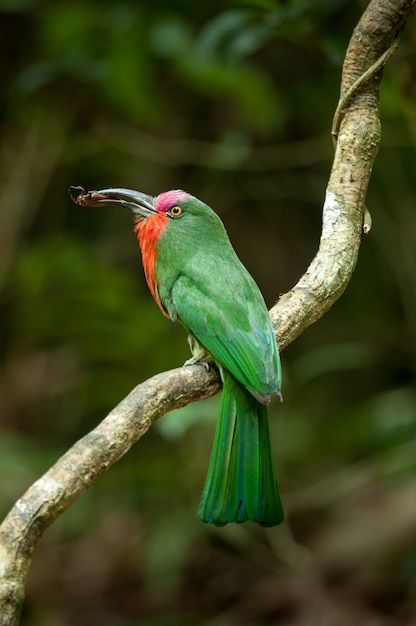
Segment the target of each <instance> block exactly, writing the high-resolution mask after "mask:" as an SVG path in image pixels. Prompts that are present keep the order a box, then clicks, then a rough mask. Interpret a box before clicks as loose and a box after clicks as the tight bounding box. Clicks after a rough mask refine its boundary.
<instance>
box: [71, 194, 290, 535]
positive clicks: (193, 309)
mask: <svg viewBox="0 0 416 626" xmlns="http://www.w3.org/2000/svg"><path fill="white" fill-rule="evenodd" d="M70 193H71V196H72V199H73V200H74V202H76V203H77V204H79V205H82V206H99V205H102V204H113V205H119V206H120V205H121V206H124V207H127V208H128V209H130V210H131V211H132V213H133V217H134V232H135V234H136V236H137V239H138V243H139V246H140V249H141V256H142V263H143V268H144V274H145V278H146V281H147V284H148V287H149V289H150V292H151V294H152V296H153V298H154V299H155V301H156V303H157V305H158V306H159V309H160V310H161V312H162V313H163V315H164V316H166V317H167V318H169V319H170V320H172V321H173V322H176V321H178V322H180V324H182V326H183V327H184V329H185V330H186V332H187V333H188V341H189V345H190V348H191V352H192V357H191V358H190V359H188V361H186V363H185V365H190V364H201V365H203V366H204V367H207V368H209V367H210V363H212V362H214V363H215V365H216V366H217V367H218V369H219V372H220V375H221V379H222V395H221V403H220V411H219V417H218V421H217V425H216V429H215V435H214V442H213V446H212V453H211V458H210V463H209V467H208V473H207V477H206V481H205V486H204V489H203V492H202V498H201V502H200V506H199V509H198V518H199V519H200V520H201V521H203V522H206V523H209V524H214V525H216V526H224V525H225V524H227V523H230V522H236V523H242V522H245V521H252V522H257V523H258V524H260V525H261V526H264V527H271V526H275V525H278V524H280V523H281V522H283V520H284V509H283V505H282V501H281V497H280V493H279V489H278V485H277V481H276V474H275V467H274V462H273V457H272V452H271V444H270V434H269V425H268V417H267V405H268V404H269V402H270V400H271V396H272V395H273V394H277V395H278V396H280V398H281V377H282V376H281V364H280V357H279V351H278V346H277V343H276V337H275V333H274V330H273V326H272V323H271V319H270V316H269V313H268V310H267V306H266V304H265V301H264V299H263V296H262V294H261V292H260V289H259V287H258V286H257V284H256V282H255V281H254V279H253V278H252V276H251V275H250V273H249V272H248V270H247V269H246V268H245V266H244V265H243V264H242V262H241V261H240V259H239V258H238V256H237V254H236V252H235V250H234V248H233V246H232V244H231V242H230V239H229V237H228V234H227V232H226V229H225V227H224V224H223V222H222V221H221V219H220V217H219V216H218V214H217V213H216V212H215V211H214V210H213V209H211V208H210V207H209V206H208V205H207V204H205V203H204V202H203V201H201V200H199V199H198V198H196V197H194V196H193V195H191V194H189V193H187V192H185V191H183V190H181V189H174V190H170V191H166V192H163V193H160V194H159V195H157V196H150V195H147V194H145V193H142V192H139V191H135V190H133V189H124V188H108V189H102V190H100V191H89V192H85V191H84V189H83V188H82V187H71V188H70Z"/></svg>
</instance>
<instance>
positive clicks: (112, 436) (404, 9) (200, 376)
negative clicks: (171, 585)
mask: <svg viewBox="0 0 416 626" xmlns="http://www.w3.org/2000/svg"><path fill="white" fill-rule="evenodd" d="M415 1H416V0H373V1H372V2H371V3H370V4H369V6H368V8H367V10H366V11H365V13H364V14H363V16H362V18H361V20H360V22H359V24H358V25H357V27H356V29H355V30H354V33H353V35H352V38H351V41H350V44H349V47H348V51H347V54H346V58H345V62H344V67H343V74H342V83H341V96H340V103H341V104H340V105H339V107H338V108H337V112H336V116H335V121H334V129H335V135H336V146H335V156H334V163H333V167H332V171H331V175H330V179H329V183H328V187H327V192H326V199H325V204H324V207H323V227H322V234H321V240H320V245H319V249H318V252H317V254H316V256H315V258H314V259H313V261H312V262H311V264H310V266H309V268H308V269H307V271H306V273H305V274H304V275H303V276H302V278H301V279H300V280H299V282H298V283H297V284H296V285H295V287H293V289H291V291H289V292H288V293H286V294H284V295H283V296H281V297H280V299H279V300H278V302H277V303H276V304H275V306H274V307H273V308H272V309H271V311H270V314H271V317H272V320H273V323H274V327H275V329H276V336H277V340H278V343H279V345H280V348H281V349H283V348H284V347H286V346H287V345H288V344H289V343H290V342H291V341H293V340H294V339H295V338H296V337H297V336H298V335H299V334H300V333H301V332H302V331H303V330H304V329H305V328H307V327H308V326H309V325H310V324H312V323H313V322H315V321H316V320H317V319H319V318H320V317H321V316H322V315H323V314H324V313H325V312H326V311H327V310H328V309H329V308H330V307H331V306H332V304H333V303H334V302H335V301H336V300H337V299H338V298H339V296H340V295H341V294H342V293H343V291H344V289H345V288H346V286H347V284H348V282H349V280H350V278H351V275H352V273H353V271H354V267H355V264H356V261H357V256H358V251H359V246H360V241H361V233H362V230H363V211H364V199H365V195H366V191H367V186H368V182H369V179H370V175H371V169H372V165H373V162H374V159H375V157H376V154H377V150H378V146H379V142H380V123H379V115H378V88H379V84H380V81H381V68H382V66H383V64H384V62H385V60H386V58H383V59H382V57H383V55H386V57H387V56H389V54H388V52H387V51H389V50H392V46H393V45H394V43H395V42H396V41H397V37H398V34H399V33H400V32H401V30H402V29H403V28H404V25H405V23H406V21H407V19H408V17H409V16H410V14H411V11H412V8H413V6H414V4H415ZM380 59H382V61H380V62H379V60H380ZM374 68H375V69H374ZM366 72H368V73H367V75H366ZM363 76H364V78H360V77H363ZM220 387H221V383H220V379H219V375H218V372H217V371H216V370H215V369H211V370H210V371H209V372H206V371H205V369H204V368H203V367H200V366H192V367H191V366H188V367H184V368H179V369H175V370H172V371H170V372H165V373H161V374H158V375H157V376H154V377H153V378H151V379H149V380H147V381H146V382H144V383H142V384H140V385H138V386H137V387H136V388H135V389H134V390H133V391H132V392H131V393H130V394H129V395H128V396H127V397H126V398H125V399H124V400H123V401H122V402H121V403H120V404H119V405H118V406H117V407H116V408H115V409H114V410H113V411H112V412H111V413H110V414H109V415H108V416H107V417H106V418H105V419H104V420H103V421H102V422H101V423H100V424H99V425H98V426H97V427H96V428H95V429H94V430H93V431H91V432H90V433H88V434H87V435H86V436H85V437H83V438H82V439H81V440H80V441H78V442H77V443H76V444H75V445H74V446H73V447H72V448H71V449H70V450H68V452H67V453H66V454H65V455H64V456H62V457H61V458H60V459H59V460H58V461H57V463H56V464H55V465H54V466H53V467H52V468H51V469H50V470H49V471H48V472H46V474H44V475H43V476H42V477H41V478H40V479H39V480H37V481H36V482H35V483H34V484H33V485H32V486H31V487H30V488H29V489H28V491H27V492H26V493H25V494H24V495H23V496H22V497H21V498H20V499H19V500H18V502H16V504H15V505H14V507H13V508H12V510H11V511H10V513H9V514H8V516H7V517H6V518H5V520H4V522H3V524H2V525H1V527H0V626H18V624H19V617H20V609H21V606H22V603H23V600H24V591H25V580H26V575H27V571H28V568H29V566H30V562H31V558H32V554H33V551H34V549H35V548H36V546H37V543H38V541H39V539H40V537H41V536H42V534H43V532H44V531H45V530H46V528H48V526H49V525H50V524H51V523H52V522H53V521H54V520H55V519H56V518H57V517H58V516H59V515H61V514H62V513H63V512H64V511H65V510H66V509H67V508H68V507H69V506H70V505H71V504H72V503H73V502H74V501H75V500H76V499H77V498H78V497H79V496H80V495H81V494H82V493H83V492H84V491H85V490H86V489H88V487H89V486H90V485H91V484H92V483H93V481H94V480H95V478H97V476H99V475H100V474H102V473H103V472H104V471H106V470H107V469H108V468H109V467H110V466H111V465H112V464H113V463H115V462H116V461H117V460H118V459H119V458H120V457H121V456H123V455H124V454H125V453H126V452H127V451H128V450H129V449H130V447H131V446H132V445H133V444H134V443H135V442H136V441H137V440H138V439H140V438H141V437H142V436H143V435H144V434H145V433H146V432H147V430H148V429H149V428H150V426H151V425H152V424H153V422H154V421H155V420H156V419H157V418H159V417H160V416H161V415H163V414H164V413H166V412H167V411H170V410H172V409H174V408H179V407H181V406H184V405H186V404H188V403H189V402H194V401H196V400H200V399H202V398H206V397H209V396H212V395H214V394H215V393H217V392H218V391H219V389H220Z"/></svg>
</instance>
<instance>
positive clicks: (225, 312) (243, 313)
mask: <svg viewBox="0 0 416 626" xmlns="http://www.w3.org/2000/svg"><path fill="white" fill-rule="evenodd" d="M205 284H206V283H205ZM209 284H210V287H211V288H210V290H205V289H202V288H201V287H199V286H198V285H197V284H196V283H195V282H194V280H192V279H191V278H190V277H188V276H186V275H183V274H182V275H180V276H179V277H178V279H177V280H176V282H175V284H174V286H173V289H172V293H171V298H172V300H171V302H172V305H173V306H174V308H175V312H176V315H177V317H178V319H179V321H180V322H181V323H182V324H183V326H185V328H186V329H187V330H188V331H189V332H191V333H192V334H193V335H194V336H195V337H196V339H197V340H198V341H199V343H200V344H201V345H202V346H203V347H204V348H205V349H206V350H207V351H208V352H209V353H210V354H211V356H212V357H213V358H214V360H215V361H217V362H218V363H219V364H220V365H222V367H224V368H225V369H227V370H228V371H229V372H231V373H232V374H233V376H234V377H235V378H236V379H237V380H238V381H240V382H241V383H242V384H243V385H244V386H245V387H247V389H248V390H250V391H251V393H253V395H255V396H256V397H257V398H258V399H259V400H260V401H263V402H267V401H268V399H269V395H270V394H271V393H273V392H278V391H279V390H280V382H281V381H280V376H281V374H280V360H279V355H278V351H277V346H276V341H275V338H274V334H273V328H272V325H271V321H270V318H269V316H268V312H267V309H266V307H265V305H264V301H263V298H262V296H261V294H260V291H259V290H258V288H257V285H256V284H255V283H254V281H253V280H252V279H251V277H250V284H249V292H248V297H247V293H246V294H244V293H243V292H242V291H241V290H239V292H238V293H236V292H235V291H233V290H232V289H227V288H226V287H225V285H218V284H217V283H215V281H211V282H210V283H209ZM253 286H254V287H253ZM253 290H254V293H253Z"/></svg>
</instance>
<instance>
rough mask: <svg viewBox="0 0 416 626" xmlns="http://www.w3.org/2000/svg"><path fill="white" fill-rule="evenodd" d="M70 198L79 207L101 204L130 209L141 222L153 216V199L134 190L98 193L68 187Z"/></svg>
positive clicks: (106, 190)
mask: <svg viewBox="0 0 416 626" xmlns="http://www.w3.org/2000/svg"><path fill="white" fill-rule="evenodd" d="M69 193H70V196H71V198H72V200H73V202H75V204H79V205H80V206H99V205H101V204H118V205H120V206H124V207H126V208H127V209H130V210H131V211H132V212H133V213H134V216H135V217H136V218H137V219H139V220H141V219H146V217H150V216H151V215H155V213H156V209H155V205H154V202H155V199H154V198H153V197H152V196H148V195H146V194H145V193H141V192H140V191H135V190H134V189H122V188H121V189H119V188H116V187H114V188H109V189H100V190H99V191H85V190H84V189H83V188H82V187H70V188H69Z"/></svg>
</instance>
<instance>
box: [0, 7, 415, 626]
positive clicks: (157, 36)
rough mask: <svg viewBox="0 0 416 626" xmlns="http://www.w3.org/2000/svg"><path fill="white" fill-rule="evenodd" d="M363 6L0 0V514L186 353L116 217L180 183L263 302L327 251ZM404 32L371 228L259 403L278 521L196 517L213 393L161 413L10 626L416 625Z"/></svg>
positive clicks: (63, 542) (68, 528) (60, 533)
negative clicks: (104, 200)
mask: <svg viewBox="0 0 416 626" xmlns="http://www.w3.org/2000/svg"><path fill="white" fill-rule="evenodd" d="M366 4H367V3H366V2H361V1H358V0H356V1H354V2H350V1H347V0H286V1H283V0H280V1H279V0H248V1H247V2H241V1H240V2H237V1H235V2H233V1H232V0H229V1H226V0H216V1H215V2H194V1H191V0H159V1H158V2H157V3H156V2H153V3H152V2H149V1H148V0H144V1H142V2H137V1H133V0H130V1H129V0H122V1H121V2H116V1H115V0H104V1H101V2H98V0H96V1H94V0H83V1H82V2H81V1H79V2H78V1H74V0H71V1H69V0H60V1H59V2H46V1H43V2H42V1H40V0H2V1H1V2H0V28H1V31H0V32H1V37H0V49H1V55H0V72H1V93H2V98H1V101H0V124H1V128H0V150H1V154H0V158H1V188H0V197H1V205H0V298H1V300H0V316H1V318H0V319H1V327H0V354H1V364H0V402H1V412H0V427H1V438H0V509H1V513H2V514H6V513H7V511H8V509H9V508H10V507H11V506H12V504H13V503H14V501H15V500H16V499H17V498H18V497H19V496H20V495H21V494H22V493H23V491H24V490H25V489H26V488H27V487H28V486H29V485H30V484H31V483H32V482H33V481H34V480H35V479H36V478H38V477H39V476H40V475H41V474H42V473H43V472H44V471H45V470H46V469H47V468H48V467H49V466H50V465H51V464H52V463H53V462H54V461H55V460H56V459H57V458H58V457H59V456H60V454H61V453H62V452H64V451H65V450H66V449H67V448H68V447H69V446H70V445H71V444H72V443H73V442H75V441H76V440H77V438H79V437H81V436H82V435H83V434H84V433H86V432H87V431H88V430H89V429H91V428H93V427H94V425H95V424H96V423H97V422H98V421H99V420H100V419H102V418H103V417H104V416H105V415H106V413H107V412H108V411H109V410H110V409H111V408H112V407H113V406H114V405H115V404H117V402H118V401H119V400H120V399H121V398H123V397H124V396H125V395H126V394H127V393H128V392H129V391H130V390H131V388H132V387H133V386H134V385H136V384H137V383H138V382H140V381H142V380H144V379H145V378H147V377H149V376H151V375H152V374H154V373H156V372H158V371H161V370H164V369H169V368H171V367H174V366H177V365H178V364H181V363H182V362H184V361H185V359H186V358H187V357H188V349H187V344H186V339H185V334H184V332H183V331H182V330H181V329H180V328H179V327H176V326H174V325H172V324H170V323H169V322H168V321H167V320H165V319H164V318H162V316H161V315H160V314H159V312H158V310H157V307H156V306H155V305H154V303H153V301H152V300H151V297H150V295H149V294H148V291H147V288H146V286H145V284H144V280H143V277H142V269H141V265H140V258H139V253H138V250H137V244H136V242H135V240H134V236H133V234H132V232H131V219H130V216H129V215H128V214H125V213H123V212H122V211H119V210H118V209H116V208H106V209H102V210H98V209H83V208H80V207H76V206H74V205H73V204H72V203H71V202H70V200H69V198H68V194H67V188H68V187H69V186H70V185H82V186H84V187H85V188H87V189H94V188H95V189H97V188H103V187H108V186H120V187H133V188H136V189H140V190H142V191H144V192H147V193H150V194H157V193H158V192H160V191H163V190H166V189H170V188H184V189H186V190H188V191H190V192H191V193H194V194H195V195H197V196H199V197H201V198H202V199H204V200H205V201H206V202H207V203H208V204H210V205H211V206H213V207H214V208H215V209H216V210H217V211H218V212H219V213H220V214H221V216H222V218H223V220H224V222H225V224H226V226H227V229H228V231H229V234H230V237H231V239H232V241H233V242H234V244H235V247H236V249H237V252H238V254H239V255H240V257H241V259H242V260H243V261H244V263H245V264H246V265H247V267H248V268H249V269H250V271H251V273H252V274H253V275H254V276H255V278H256V280H257V282H258V284H259V285H260V287H261V289H262V291H263V293H264V294H265V297H266V300H267V302H268V303H269V304H270V305H272V304H273V302H274V301H275V300H276V298H277V297H278V294H279V293H282V292H284V291H286V290H288V289H289V288H290V287H291V286H293V284H294V283H295V282H296V281H297V279H298V278H299V276H300V275H301V274H302V272H303V271H304V270H305V269H306V267H307V265H308V263H309V261H310V260H311V259H312V257H313V255H314V253H315V251H316V248H317V245H318V241H319V233H320V219H321V206H322V202H323V197H324V192H325V186H326V181H327V178H328V174H329V171H330V166H331V158H332V144H331V139H330V127H331V121H332V115H333V112H334V110H335V107H336V103H337V99H338V93H339V81H340V71H341V65H342V61H343V56H344V53H345V50H346V46H347V44H348V40H349V37H350V35H351V32H352V29H353V28H354V26H355V24H356V22H357V21H358V19H359V17H360V15H361V13H362V11H363V9H364V8H365V6H366ZM415 50H416V36H415V32H414V28H412V26H411V25H409V28H408V29H407V31H406V33H405V35H404V36H403V38H402V42H401V44H400V47H399V50H398V52H397V54H396V55H395V57H394V58H393V59H392V61H391V62H390V64H389V66H388V68H387V70H386V71H385V76H384V79H383V83H382V90H381V115H382V126H383V140H382V146H381V150H380V154H379V156H378V158H377V161H376V165H375V168H374V173H373V178H372V181H371V186H370V190H369V194H368V198H367V201H368V202H367V204H368V206H369V208H370V210H371V212H372V214H373V221H374V226H373V230H372V231H371V233H370V234H369V235H368V236H367V237H366V238H365V239H364V241H363V244H362V250H361V254H360V259H359V263H358V267H357V269H356V272H355V274H354V277H353V280H352V282H351V284H350V286H349V288H348V290H347V292H346V293H345V294H344V296H343V297H342V298H341V300H340V301H339V302H338V303H337V304H336V305H335V306H334V307H333V309H332V310H331V311H330V312H329V313H328V314H327V315H326V316H325V317H324V318H323V319H322V320H321V321H320V322H319V323H317V324H316V325H315V326H314V327H312V328H310V329H308V330H307V331H306V332H305V333H304V334H303V335H302V336H301V337H300V338H299V339H298V340H297V341H296V342H295V343H294V344H293V345H291V346H290V347H289V348H288V349H286V350H285V352H284V354H283V356H282V358H283V366H284V389H283V392H284V398H285V402H284V404H283V405H279V404H278V402H275V403H274V405H273V406H272V409H271V412H270V413H271V415H270V417H271V420H270V421H271V429H272V438H273V442H274V450H275V457H276V462H277V467H278V473H279V482H280V485H281V488H282V492H283V498H284V501H285V504H286V509H287V522H286V523H285V525H284V526H282V527H278V528H275V529H271V530H263V529H261V528H257V527H253V526H251V525H247V524H246V525H243V526H235V525H234V526H230V527H226V528H223V529H215V528H211V527H208V526H205V525H203V524H200V523H199V522H198V521H197V520H196V510H197V506H198V501H199V497H200V492H201V489H202V486H203V482H204V478H205V472H206V469H207V466H208V459H209V453H210V447H211V441H212V435H213V429H214V424H215V419H216V410H217V405H218V398H213V399H212V400H210V401H206V402H203V403H198V404H194V405H191V406H188V407H186V408H185V409H183V410H182V411H180V412H175V413H173V414H171V415H169V416H166V417H164V418H163V419H162V420H161V421H160V422H159V423H158V424H157V425H156V426H155V427H154V428H153V429H152V431H151V432H150V433H149V434H148V435H146V437H145V438H144V439H142V440H141V441H140V442H139V443H138V445H136V446H135V448H134V449H133V450H132V451H131V452H130V453H129V454H128V455H127V456H126V457H125V458H124V459H122V460H121V461H120V462H119V463H118V464H117V466H115V467H113V468H111V470H110V471H109V472H108V473H107V475H106V476H104V477H102V478H101V479H100V480H98V481H97V483H96V484H95V485H94V486H93V488H92V489H91V490H90V491H89V492H88V493H87V494H86V495H85V496H83V498H82V499H81V500H80V501H79V502H77V503H76V504H75V505H74V506H73V507H72V508H71V509H70V510H69V511H68V512H67V513H66V514H65V515H64V516H62V518H61V519H60V520H59V521H58V522H57V523H56V524H55V525H54V526H53V527H52V528H51V529H50V530H48V532H47V533H46V535H45V537H44V538H43V540H42V542H41V546H40V548H39V550H38V552H37V554H36V555H35V558H34V562H33V566H32V569H31V574H30V580H29V584H28V593H27V601H26V604H25V608H24V614H23V619H22V624H23V625H24V626H38V625H42V626H72V625H75V624H76V625H77V626H84V625H85V626H87V625H90V624H97V625H100V626H134V625H138V624H140V625H143V626H144V625H146V626H147V625H149V626H150V625H152V626H159V625H160V626H176V625H177V624H180V625H187V624H206V625H208V624H209V625H210V626H223V625H227V626H228V625H233V624H239V625H244V624H247V625H248V626H260V625H263V624H279V625H280V624H282V625H286V624H288V625H289V624H294V625H300V624H305V625H306V624H307V625H308V626H309V625H312V626H321V625H324V624H331V625H332V626H337V625H338V624H340V625H341V624H351V623H353V620H354V622H355V623H357V624H363V625H364V624H370V623H371V624H383V625H384V624H386V625H389V626H390V625H395V624H400V625H401V626H403V625H406V624H409V626H410V625H411V624H414V623H415V622H414V619H415V617H414V616H415V613H416V604H415V601H414V592H415V589H416V542H415V539H416V530H415V529H416V497H415V494H416V474H415V471H416V387H415V379H416V359H415V354H416V212H415V210H414V205H415V200H414V197H415V183H414V180H415V144H416V109H415V95H416V94H415V84H416V81H415V78H416V77H415V63H414V55H415Z"/></svg>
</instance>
